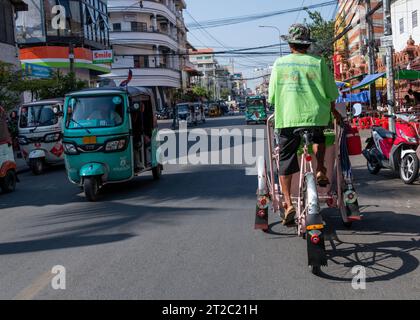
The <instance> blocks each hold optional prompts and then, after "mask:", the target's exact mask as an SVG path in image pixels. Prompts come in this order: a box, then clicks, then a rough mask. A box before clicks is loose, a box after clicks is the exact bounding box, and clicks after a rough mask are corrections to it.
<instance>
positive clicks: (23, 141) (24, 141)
mask: <svg viewBox="0 0 420 320" xmlns="http://www.w3.org/2000/svg"><path fill="white" fill-rule="evenodd" d="M18 140H19V144H20V145H25V144H28V143H29V142H28V139H27V138H26V137H25V136H19V137H18Z"/></svg>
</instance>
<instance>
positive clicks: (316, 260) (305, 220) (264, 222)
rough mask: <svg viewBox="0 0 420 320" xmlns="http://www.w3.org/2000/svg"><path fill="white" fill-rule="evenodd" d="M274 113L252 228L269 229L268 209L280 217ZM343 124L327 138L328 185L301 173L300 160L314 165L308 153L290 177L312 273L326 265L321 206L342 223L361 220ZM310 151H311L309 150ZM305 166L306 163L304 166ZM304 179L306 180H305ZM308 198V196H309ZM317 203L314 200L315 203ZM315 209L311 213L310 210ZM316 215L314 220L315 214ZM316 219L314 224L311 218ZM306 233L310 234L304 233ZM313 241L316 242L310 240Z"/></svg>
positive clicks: (261, 160) (298, 228) (281, 205)
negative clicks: (334, 211) (337, 213)
mask: <svg viewBox="0 0 420 320" xmlns="http://www.w3.org/2000/svg"><path fill="white" fill-rule="evenodd" d="M273 120H274V115H272V116H271V117H270V118H269V119H268V123H267V133H268V135H267V145H268V159H267V161H266V160H265V159H264V157H260V158H259V161H258V189H257V206H256V216H255V229H261V230H263V231H264V232H269V224H268V209H269V206H270V207H271V209H272V211H273V212H274V213H277V214H279V215H280V216H283V210H284V209H283V208H284V201H283V195H282V191H281V187H280V178H279V176H278V175H277V170H278V168H279V151H280V149H279V146H278V145H276V143H275V138H274V121H273ZM346 134H347V129H346V125H345V126H344V127H342V126H339V125H337V124H335V126H334V130H333V131H332V132H330V133H329V134H327V133H326V137H327V148H326V155H325V165H326V167H327V176H328V179H329V181H330V184H329V185H328V186H327V187H320V186H317V185H316V183H315V179H314V175H313V172H312V174H311V172H304V168H303V167H302V163H303V162H304V161H305V160H306V161H308V163H309V166H312V167H311V170H312V168H315V167H316V159H315V157H314V156H313V157H312V156H311V155H310V154H302V152H300V154H299V155H300V156H301V159H302V162H301V164H300V166H301V172H300V173H296V174H295V175H294V176H293V182H292V190H291V195H292V200H293V203H294V205H295V208H296V220H295V221H296V231H297V235H298V236H299V237H302V238H304V239H306V240H307V246H308V265H309V266H310V267H311V268H312V272H313V273H314V274H317V273H318V272H319V271H320V267H321V266H324V265H326V264H327V261H326V255H325V244H324V233H323V230H324V225H325V223H324V221H323V219H322V216H321V214H320V205H321V204H326V205H327V206H328V207H329V208H336V209H338V210H339V211H340V214H341V218H342V221H343V224H344V225H345V226H346V227H348V228H350V227H351V225H352V223H353V222H354V221H359V220H361V215H360V211H359V206H358V199H357V194H356V191H355V188H354V185H353V178H352V173H351V164H350V160H349V156H348V154H347V146H346ZM309 153H310V152H309ZM305 167H306V165H305ZM308 175H311V176H312V180H313V181H312V183H306V184H305V182H306V178H307V176H308ZM304 180H305V181H304ZM308 197H309V199H308ZM315 202H316V203H315ZM313 208H315V211H317V212H316V213H315V214H314V215H311V212H310V211H311V209H313ZM308 212H309V213H308ZM315 216H317V218H316V219H314V217H315ZM315 220H316V221H317V222H316V223H314V222H313V221H315ZM307 233H308V234H309V236H307ZM312 240H316V243H315V245H314V243H313V242H312Z"/></svg>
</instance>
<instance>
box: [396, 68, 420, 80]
mask: <svg viewBox="0 0 420 320" xmlns="http://www.w3.org/2000/svg"><path fill="white" fill-rule="evenodd" d="M395 79H396V80H420V71H417V70H400V71H398V72H396V74H395Z"/></svg>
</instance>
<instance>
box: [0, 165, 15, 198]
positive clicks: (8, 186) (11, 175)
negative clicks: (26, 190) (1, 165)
mask: <svg viewBox="0 0 420 320" xmlns="http://www.w3.org/2000/svg"><path fill="white" fill-rule="evenodd" d="M16 180H17V179H16V173H15V171H14V170H9V171H7V173H6V175H5V176H4V178H2V179H0V187H1V189H2V190H3V192H5V193H9V192H12V191H14V190H15V188H16Z"/></svg>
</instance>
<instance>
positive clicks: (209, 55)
mask: <svg viewBox="0 0 420 320" xmlns="http://www.w3.org/2000/svg"><path fill="white" fill-rule="evenodd" d="M190 61H191V63H192V64H193V65H194V66H195V67H196V69H197V70H198V71H199V72H200V73H201V74H202V77H201V78H200V82H199V83H198V84H199V85H200V86H202V87H203V88H206V89H207V90H208V91H209V92H211V93H212V94H213V97H216V95H217V91H218V90H217V88H216V69H217V60H216V58H215V56H214V50H213V49H211V48H205V49H197V50H190Z"/></svg>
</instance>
